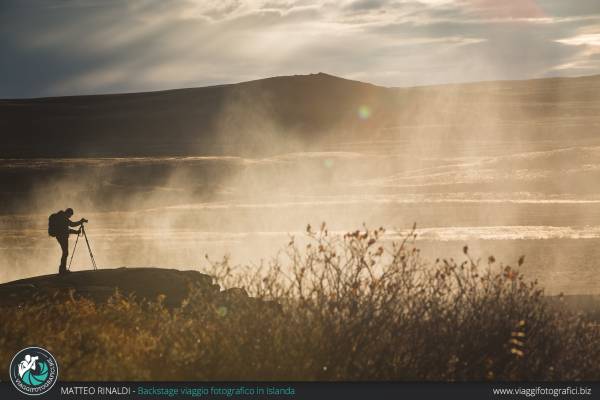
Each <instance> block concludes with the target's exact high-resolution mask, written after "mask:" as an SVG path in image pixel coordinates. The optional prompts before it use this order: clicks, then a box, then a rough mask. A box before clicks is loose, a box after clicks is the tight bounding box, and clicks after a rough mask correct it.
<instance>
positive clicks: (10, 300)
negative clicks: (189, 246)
mask: <svg viewBox="0 0 600 400" xmlns="http://www.w3.org/2000/svg"><path fill="white" fill-rule="evenodd" d="M192 289H197V290H199V291H200V292H201V293H202V296H203V297H204V298H206V299H210V301H211V302H213V303H214V304H223V305H252V306H256V305H258V304H265V305H266V304H270V303H266V302H262V301H260V300H258V299H253V298H251V297H248V294H247V293H246V291H245V290H244V289H239V288H233V289H228V290H221V288H220V287H219V285H216V284H214V283H213V279H212V277H210V276H209V275H206V274H202V273H200V272H198V271H191V270H188V271H180V270H176V269H164V268H116V269H100V270H97V271H77V272H71V273H68V274H66V275H44V276H37V277H34V278H27V279H21V280H18V281H13V282H8V283H4V284H1V285H0V305H15V306H18V305H19V304H23V303H27V302H31V301H35V299H36V298H44V297H46V296H57V295H58V296H61V295H69V293H70V292H72V293H73V296H82V297H86V298H89V299H91V300H93V301H96V302H103V301H106V300H107V299H108V298H109V297H110V296H112V295H113V294H114V293H115V291H117V290H118V291H119V293H121V294H123V295H125V296H128V295H130V294H133V295H134V296H135V297H136V298H137V299H146V300H156V299H157V298H158V297H159V296H160V297H163V296H164V297H163V302H164V304H165V305H166V306H167V307H170V308H172V307H177V306H179V305H181V303H182V301H183V300H184V299H186V298H187V297H188V294H189V293H190V290H192Z"/></svg>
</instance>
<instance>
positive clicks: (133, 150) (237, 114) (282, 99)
mask: <svg viewBox="0 0 600 400" xmlns="http://www.w3.org/2000/svg"><path fill="white" fill-rule="evenodd" d="M599 89H600V76H589V77H581V78H552V79H538V80H529V81H508V82H484V83H472V84H461V85H442V86H431V87H416V88H384V87H379V86H374V85H371V84H368V83H362V82H357V81H351V80H347V79H342V78H338V77H335V76H331V75H327V74H323V73H319V74H311V75H298V76H284V77H275V78H268V79H262V80H257V81H251V82H243V83H238V84H231V85H219V86H210V87H202V88H192V89H179V90H170V91H161V92H148V93H131V94H111V95H97V96H71V97H56V98H41V99H26V100H0V140H1V141H2V143H3V146H2V150H1V151H0V157H3V158H12V157H18V158H27V157H86V156H98V157H116V156H171V155H184V156H185V155H242V156H264V155H273V154H277V153H280V152H285V151H298V150H314V149H318V148H323V147H324V146H325V147H326V146H327V145H328V144H329V145H331V144H335V143H338V142H339V141H351V140H354V141H355V140H374V139H385V138H393V139H398V138H404V139H408V138H411V139H412V138H414V137H424V138H425V139H428V140H436V141H437V140H448V139H454V140H456V139H459V140H462V139H465V138H468V139H477V140H479V139H482V140H486V139H490V138H496V139H498V138H500V139H507V138H508V139H514V138H517V139H523V140H525V139H528V140H529V139H530V140H550V139H557V138H559V139H565V138H567V137H569V138H573V137H575V138H578V139H585V138H594V137H595V132H594V129H597V128H598V127H599V126H600V117H599V115H600V90H599Z"/></svg>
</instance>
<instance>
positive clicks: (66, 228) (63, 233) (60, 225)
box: [48, 208, 88, 274]
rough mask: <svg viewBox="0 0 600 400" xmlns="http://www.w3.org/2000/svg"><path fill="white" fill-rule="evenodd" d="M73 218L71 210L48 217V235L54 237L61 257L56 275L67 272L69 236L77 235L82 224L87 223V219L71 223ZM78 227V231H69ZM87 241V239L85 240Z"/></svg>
mask: <svg viewBox="0 0 600 400" xmlns="http://www.w3.org/2000/svg"><path fill="white" fill-rule="evenodd" d="M72 216H73V209H72V208H67V209H66V210H64V211H59V212H57V213H54V214H52V215H50V218H49V219H48V235H50V236H52V237H55V238H56V240H57V241H58V244H59V245H60V249H61V250H62V256H61V258H60V266H59V267H58V273H59V274H64V273H67V272H69V271H68V270H67V257H68V256H69V235H70V234H73V235H78V238H79V234H80V233H81V232H82V230H83V229H84V228H83V224H84V223H86V222H88V220H87V219H85V218H81V219H80V220H79V221H77V222H73V221H71V219H70V218H71V217H72ZM75 226H79V227H80V228H79V229H78V230H74V229H71V227H75ZM86 240H87V238H86Z"/></svg>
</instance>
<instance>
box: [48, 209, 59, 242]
mask: <svg viewBox="0 0 600 400" xmlns="http://www.w3.org/2000/svg"><path fill="white" fill-rule="evenodd" d="M60 214H61V211H59V212H57V213H54V214H52V215H50V217H49V218H48V235H49V236H52V237H56V235H58V234H59V233H60V232H59V229H60V218H61V215H60Z"/></svg>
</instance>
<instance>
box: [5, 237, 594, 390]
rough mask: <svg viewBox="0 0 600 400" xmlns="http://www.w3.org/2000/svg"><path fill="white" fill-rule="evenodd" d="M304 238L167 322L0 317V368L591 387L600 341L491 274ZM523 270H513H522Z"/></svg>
mask: <svg viewBox="0 0 600 400" xmlns="http://www.w3.org/2000/svg"><path fill="white" fill-rule="evenodd" d="M383 234H384V230H383V229H382V228H380V229H377V230H367V229H365V230H362V231H356V232H353V233H349V234H346V235H344V236H343V237H332V236H331V235H329V233H328V232H327V229H326V227H325V226H324V225H323V226H322V227H321V229H319V230H318V231H317V232H313V230H312V229H311V228H310V226H309V227H307V238H304V239H303V240H305V239H306V240H307V241H306V243H303V244H302V245H299V244H297V243H296V242H295V240H294V239H293V238H292V239H291V241H290V243H289V244H288V246H287V247H286V249H285V250H284V251H283V253H282V254H281V255H280V256H278V257H277V258H276V259H274V260H272V261H271V262H268V263H262V264H260V265H258V266H252V267H237V268H233V267H232V266H230V265H229V262H228V260H227V259H224V260H222V261H219V262H210V261H209V265H208V267H207V268H208V272H209V273H211V274H212V275H213V276H215V279H216V280H217V281H218V282H219V283H220V284H221V285H222V286H224V287H244V288H245V289H246V291H247V292H248V293H249V294H250V295H251V296H253V297H256V298H258V299H261V300H264V301H267V300H268V301H275V302H277V303H278V305H279V306H273V304H272V303H265V304H263V303H259V302H254V301H251V300H250V299H248V298H245V297H244V296H231V297H230V299H229V300H227V301H225V302H223V301H222V300H219V301H218V302H217V301H215V300H214V299H212V298H209V297H208V296H207V295H206V294H204V293H203V292H202V291H201V290H192V291H191V294H190V297H189V298H188V300H186V301H185V302H184V304H183V305H182V306H181V307H179V308H176V309H168V308H167V307H165V306H164V305H163V304H162V300H161V299H157V300H156V301H154V302H140V301H137V300H135V299H134V298H132V297H127V298H126V297H123V296H120V295H118V294H116V295H115V296H114V297H113V298H112V299H111V300H110V301H109V302H107V303H103V304H95V303H93V302H91V301H88V300H86V299H81V298H79V299H78V298H73V297H72V296H71V297H67V298H66V299H65V298H58V297H57V298H53V299H44V301H41V300H42V299H38V300H39V301H37V302H32V303H30V304H27V305H25V306H24V307H21V308H7V307H5V308H3V309H1V310H0V311H1V315H2V317H1V323H0V363H4V365H7V364H8V361H9V360H10V358H11V357H12V355H13V354H14V353H15V352H16V351H17V350H19V349H20V348H22V347H25V346H27V345H32V344H35V345H40V346H42V347H45V348H47V349H49V350H50V351H51V352H52V353H53V354H54V355H55V356H56V357H57V358H58V360H59V363H60V367H61V378H62V379H65V380H443V381H454V380H476V381H481V380H571V379H574V380H598V379H600V367H599V365H600V363H599V361H600V345H599V344H598V343H600V341H599V339H600V331H599V330H598V328H597V327H596V326H595V325H593V324H592V323H590V322H588V321H587V320H586V319H585V318H584V317H583V316H578V315H573V314H569V313H568V312H567V311H564V310H560V309H556V308H554V307H550V306H549V305H548V304H547V302H546V301H545V300H544V298H543V292H542V290H541V289H540V288H538V286H537V284H536V283H535V282H527V281H526V280H525V279H524V278H523V276H522V275H521V274H520V273H519V272H518V269H519V268H518V266H517V267H516V268H511V267H509V266H503V265H499V264H497V263H496V261H495V260H494V259H493V258H490V259H489V260H488V262H487V263H479V262H476V261H474V260H473V259H472V258H471V257H470V255H469V253H468V249H467V248H466V247H465V249H464V253H465V261H464V262H461V263H458V262H455V261H453V260H437V261H436V262H435V263H427V262H426V261H424V260H422V259H421V257H420V255H419V251H418V250H417V249H416V248H415V247H414V243H413V242H412V240H411V239H412V234H411V235H408V236H407V237H406V238H404V239H403V240H400V241H396V242H388V241H383V240H382V235H383ZM521 262H522V260H520V261H519V263H518V264H520V263H521Z"/></svg>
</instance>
